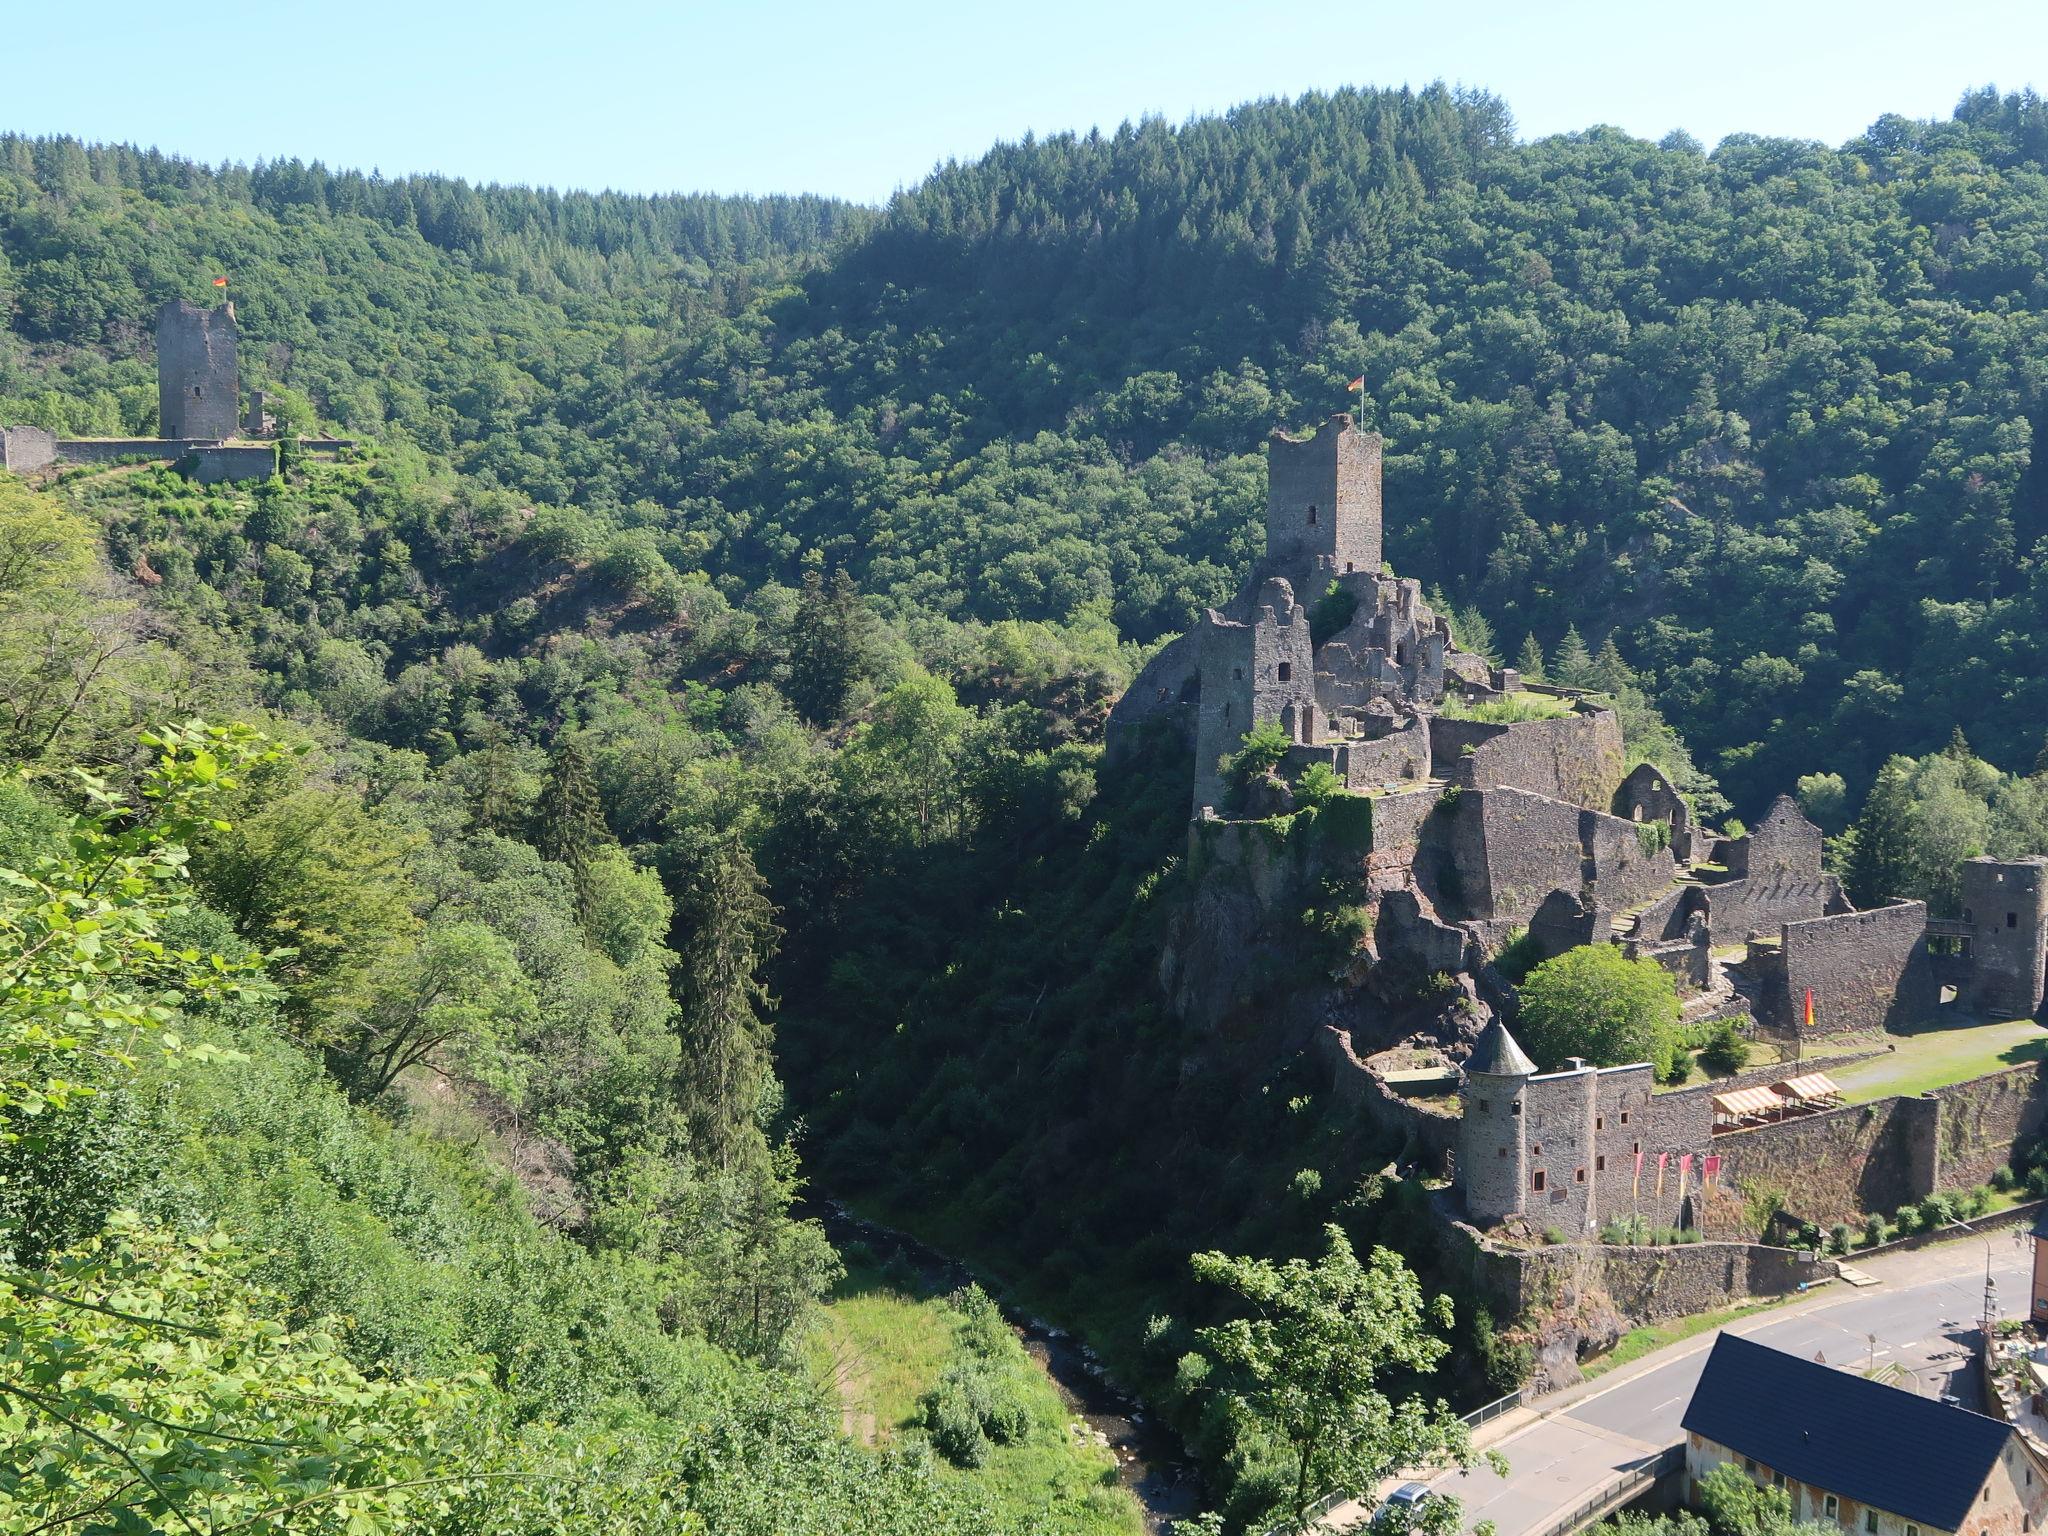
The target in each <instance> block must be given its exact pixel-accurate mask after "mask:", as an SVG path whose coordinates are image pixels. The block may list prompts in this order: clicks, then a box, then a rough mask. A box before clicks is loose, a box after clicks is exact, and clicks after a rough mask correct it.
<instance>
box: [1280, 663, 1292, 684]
mask: <svg viewBox="0 0 2048 1536" xmlns="http://www.w3.org/2000/svg"><path fill="white" fill-rule="evenodd" d="M1293 680H1294V663H1293V662H1291V661H1283V662H1281V663H1280V681H1281V682H1283V683H1288V682H1292V681H1293Z"/></svg>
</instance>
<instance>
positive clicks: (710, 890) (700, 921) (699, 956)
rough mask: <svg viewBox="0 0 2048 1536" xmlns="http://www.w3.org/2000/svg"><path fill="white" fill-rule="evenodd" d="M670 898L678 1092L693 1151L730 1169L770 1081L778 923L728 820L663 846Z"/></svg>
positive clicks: (742, 843) (751, 861)
mask: <svg viewBox="0 0 2048 1536" xmlns="http://www.w3.org/2000/svg"><path fill="white" fill-rule="evenodd" d="M666 862H667V864H668V870H667V873H668V877H669V887H670V889H671V890H672V891H673V893H674V895H675V903H676V909H675V932H676V951H677V954H678V956H679V964H678V965H677V967H676V1000H677V1002H678V1004H679V1005H680V1007H679V1010H678V1013H677V1018H676V1028H677V1032H678V1034H679V1036H680V1043H681V1056H680V1059H679V1061H678V1062H677V1066H676V1097H677V1100H678V1102H679V1104H680V1105H681V1107H682V1110H683V1114H684V1118H685V1120H686V1121H687V1123H688V1125H689V1134H690V1141H691V1146H692V1148H693V1150H694V1151H695V1152H696V1153H697V1155H698V1156H699V1157H701V1158H703V1159H704V1160H705V1161H707V1162H710V1163H714V1164H716V1165H717V1166H719V1167H721V1168H730V1167H731V1166H733V1164H734V1163H735V1162H736V1161H737V1160H738V1156H739V1153H740V1150H741V1147H742V1144H743V1141H744V1139H745V1132H746V1129H747V1127H748V1126H749V1125H750V1124H751V1123H752V1121H753V1118H754V1114H755V1111H756V1110H757V1109H758V1108H759V1107H760V1103H761V1095H762V1091H763V1089H764V1087H765V1086H766V1084H767V1082H768V1072H769V1059H768V1050H769V1045H770V1042H771V1039H772V1031H771V1029H770V1027H769V1023H768V1019H767V1013H768V1010H769V1009H771V1008H773V1007H774V1005H775V1000H774V999H773V998H772V997H770V996H769V994H768V989H767V987H766V985H765V984H764V983H763V982H762V980H761V971H762V968H763V967H764V966H766V965H767V964H768V962H769V960H771V959H772V958H773V957H774V954H775V949H776V945H777V944H778V942H779V941H780V940H781V938H782V930H781V929H780V928H779V927H778V926H777V925H776V921H775V916H776V914H775V907H774V905H773V904H772V903H771V902H770V901H769V899H768V886H767V882H766V881H764V880H763V879H762V878H761V874H760V871H759V870H758V869H756V868H755V867H754V859H753V855H752V854H751V853H750V852H749V851H748V849H747V844H746V840H745V839H744V838H743V837H741V835H740V833H739V830H738V829H737V828H736V827H728V828H726V829H725V830H722V831H715V832H714V831H710V830H707V829H696V828H693V829H691V830H690V831H688V832H686V833H684V834H683V835H681V836H679V837H678V838H677V839H676V840H675V841H674V842H672V843H671V844H670V845H669V849H668V857H667V861H666Z"/></svg>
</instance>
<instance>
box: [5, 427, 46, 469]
mask: <svg viewBox="0 0 2048 1536" xmlns="http://www.w3.org/2000/svg"><path fill="white" fill-rule="evenodd" d="M56 459H57V438H56V435H55V434H54V433H51V432H47V431H45V430H44V429H43V428H41V427H0V469H7V470H12V471H13V472H14V473H15V474H17V475H25V474H27V473H28V472H29V471H30V470H32V469H41V468H42V467H43V466H44V465H46V464H53V463H55V462H56Z"/></svg>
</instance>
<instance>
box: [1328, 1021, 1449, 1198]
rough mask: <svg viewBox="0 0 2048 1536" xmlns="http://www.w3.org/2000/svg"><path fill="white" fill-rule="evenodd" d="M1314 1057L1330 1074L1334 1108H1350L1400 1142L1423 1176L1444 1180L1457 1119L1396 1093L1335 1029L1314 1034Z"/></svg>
mask: <svg viewBox="0 0 2048 1536" xmlns="http://www.w3.org/2000/svg"><path fill="white" fill-rule="evenodd" d="M1315 1051H1316V1054H1317V1055H1318V1056H1319V1057H1320V1058H1321V1059H1322V1061H1323V1064H1324V1065H1325V1066H1326V1067H1327V1068H1328V1069H1329V1072H1330V1092H1331V1094H1332V1095H1333V1096H1334V1097H1335V1098H1336V1100H1337V1102H1338V1103H1340V1104H1349V1105H1352V1106H1354V1107H1355V1108H1356V1109H1357V1110H1358V1111H1359V1112H1360V1113H1361V1114H1363V1115H1364V1116H1365V1117H1366V1119H1368V1120H1370V1121H1371V1122H1372V1123H1373V1124H1374V1125H1376V1126H1378V1127H1379V1128H1380V1129H1381V1130H1383V1131H1385V1132H1386V1133H1387V1134H1388V1136H1389V1137H1398V1138H1399V1139H1400V1141H1401V1144H1402V1147H1403V1150H1404V1152H1405V1153H1406V1154H1407V1155H1408V1156H1410V1157H1413V1158H1414V1159H1415V1160H1416V1162H1417V1163H1418V1164H1419V1165H1420V1166H1421V1168H1422V1170H1423V1171H1424V1172H1425V1173H1427V1174H1429V1175H1430V1176H1432V1177H1442V1176H1443V1175H1445V1174H1447V1173H1449V1172H1450V1170H1451V1168H1452V1166H1453V1164H1454V1162H1455V1161H1456V1159H1455V1158H1454V1156H1453V1149H1454V1148H1455V1147H1456V1145H1457V1142H1458V1135H1459V1126H1460V1121H1459V1117H1458V1116H1456V1115H1449V1114H1439V1113H1437V1112H1435V1111H1433V1110H1430V1109H1427V1108H1425V1107H1423V1106H1422V1105H1420V1104H1417V1103H1416V1102H1415V1101H1413V1100H1411V1099H1404V1098H1402V1097H1401V1096H1400V1095H1399V1094H1398V1093H1395V1092H1394V1091H1393V1089H1391V1088H1389V1087H1388V1086H1387V1085H1386V1083H1385V1082H1384V1081H1382V1080H1381V1079H1380V1078H1379V1077H1378V1076H1376V1075H1375V1074H1374V1073H1373V1072H1372V1071H1371V1070H1370V1069H1369V1068H1368V1067H1367V1066H1366V1064H1365V1063H1364V1062H1362V1061H1360V1060H1359V1059H1358V1056H1357V1053H1356V1052H1354V1051H1353V1050H1352V1048H1351V1041H1350V1039H1349V1036H1348V1033H1347V1032H1346V1031H1345V1030H1343V1029H1340V1028H1338V1027H1337V1026H1336V1025H1328V1024H1326V1025H1324V1026H1323V1027H1322V1028H1321V1029H1319V1030H1317V1031H1316V1034H1315Z"/></svg>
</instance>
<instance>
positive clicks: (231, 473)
mask: <svg viewBox="0 0 2048 1536" xmlns="http://www.w3.org/2000/svg"><path fill="white" fill-rule="evenodd" d="M276 473H277V450H276V449H275V448H273V447H271V446H270V444H268V443H264V444H262V445H261V446H257V447H241V446H237V447H214V448H195V449H193V450H192V478H193V479H194V480H197V481H198V482H199V483H200V484H201V485H218V484H220V483H221V482H223V481H228V480H268V479H269V478H270V477H271V476H272V475H274V474H276Z"/></svg>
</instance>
